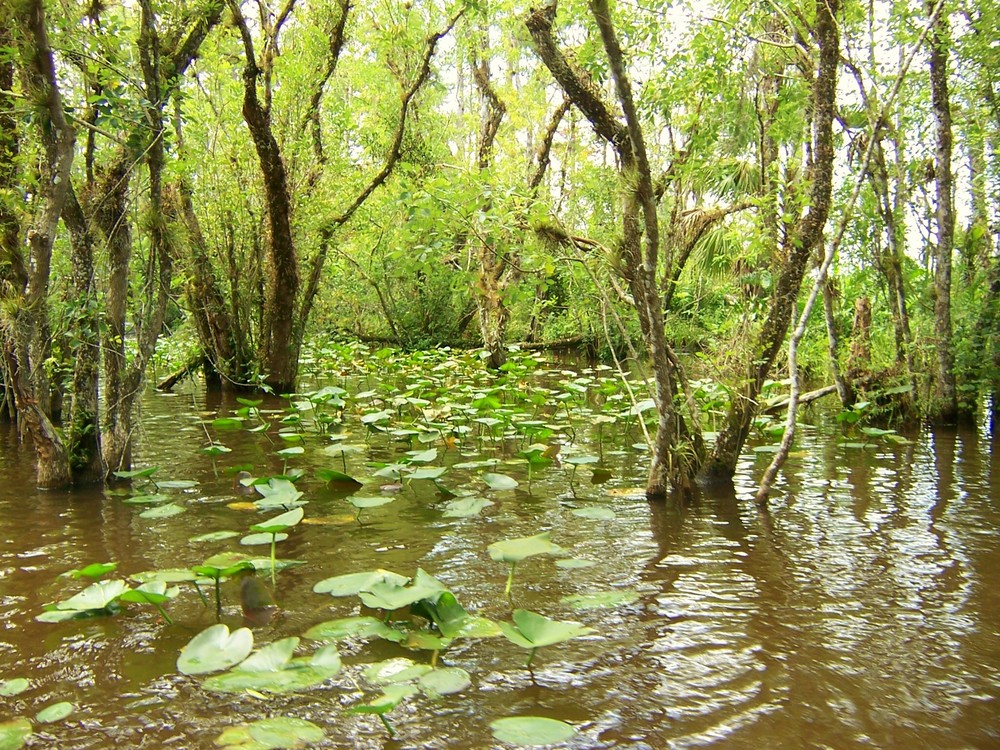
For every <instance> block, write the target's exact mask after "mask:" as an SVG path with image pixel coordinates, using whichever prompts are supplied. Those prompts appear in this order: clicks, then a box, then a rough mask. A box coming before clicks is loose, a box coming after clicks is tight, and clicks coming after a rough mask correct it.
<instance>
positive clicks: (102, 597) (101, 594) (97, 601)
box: [56, 580, 128, 611]
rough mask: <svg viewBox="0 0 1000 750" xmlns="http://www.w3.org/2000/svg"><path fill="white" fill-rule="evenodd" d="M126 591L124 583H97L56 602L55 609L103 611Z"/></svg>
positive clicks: (115, 581)
mask: <svg viewBox="0 0 1000 750" xmlns="http://www.w3.org/2000/svg"><path fill="white" fill-rule="evenodd" d="M126 591H128V584H127V583H125V581H120V580H114V581H98V582H97V583H92V584H91V585H90V586H88V587H87V588H85V589H84V590H83V591H81V592H80V593H79V594H77V595H76V596H71V597H70V598H69V599H67V600H65V601H62V602H57V603H56V609H59V610H74V611H83V610H88V609H104V608H105V607H107V606H108V605H109V604H111V602H113V601H114V600H115V599H117V598H118V597H119V596H121V595H122V594H124V593H125V592H126Z"/></svg>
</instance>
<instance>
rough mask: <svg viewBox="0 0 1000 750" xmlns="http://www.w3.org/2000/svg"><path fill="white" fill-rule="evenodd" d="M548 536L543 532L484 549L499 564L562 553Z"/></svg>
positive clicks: (497, 543)
mask: <svg viewBox="0 0 1000 750" xmlns="http://www.w3.org/2000/svg"><path fill="white" fill-rule="evenodd" d="M549 534H550V532H548V531H545V532H542V533H541V534H536V535H535V536H525V537H518V538H517V539H506V540H504V541H502V542H494V543H493V544H491V545H490V546H489V547H487V548H486V551H487V552H489V553H490V557H491V558H493V559H494V560H497V561H500V562H520V561H521V560H523V559H525V558H526V557H532V556H533V555H551V554H558V553H559V552H562V548H561V547H560V546H559V545H557V544H554V543H553V542H552V541H551V539H550V538H549Z"/></svg>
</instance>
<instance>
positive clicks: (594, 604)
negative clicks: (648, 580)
mask: <svg viewBox="0 0 1000 750" xmlns="http://www.w3.org/2000/svg"><path fill="white" fill-rule="evenodd" d="M638 599H639V592H638V591H636V590H634V589H619V590H615V591H595V592H593V593H591V594H574V595H573V596H564V597H563V598H562V599H560V600H559V601H561V602H562V603H563V604H568V605H569V606H570V607H572V608H573V609H577V610H582V609H601V608H603V607H617V606H619V605H622V604H631V603H632V602H634V601H636V600H638Z"/></svg>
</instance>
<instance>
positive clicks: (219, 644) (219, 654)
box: [177, 623, 253, 675]
mask: <svg viewBox="0 0 1000 750" xmlns="http://www.w3.org/2000/svg"><path fill="white" fill-rule="evenodd" d="M252 649H253V633H252V632H250V629H249V628H240V629H239V630H236V631H234V632H233V633H232V634H230V632H229V628H228V627H227V626H226V625H223V624H222V623H219V624H217V625H212V626H211V627H208V628H206V629H205V630H203V631H201V632H200V633H198V635H196V636H195V637H194V638H192V639H191V640H190V641H189V642H188V644H187V645H186V646H185V647H184V648H182V649H181V653H180V656H179V657H178V658H177V670H178V671H179V672H180V673H181V674H186V675H195V674H207V673H209V672H219V671H221V670H223V669H229V668H230V667H231V666H233V665H234V664H239V663H240V662H241V661H243V660H244V659H245V658H247V656H249V654H250V651H251V650H252Z"/></svg>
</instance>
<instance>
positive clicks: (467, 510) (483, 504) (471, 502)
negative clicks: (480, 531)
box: [444, 497, 495, 518]
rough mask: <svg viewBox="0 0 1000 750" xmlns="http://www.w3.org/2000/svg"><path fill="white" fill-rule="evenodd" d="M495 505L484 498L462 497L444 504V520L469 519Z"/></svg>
mask: <svg viewBox="0 0 1000 750" xmlns="http://www.w3.org/2000/svg"><path fill="white" fill-rule="evenodd" d="M494 504H495V503H494V502H493V501H492V500H487V499H486V498H485V497H463V498H459V499H458V500H452V501H451V502H449V503H446V504H445V506H444V507H445V511H444V516H445V518H469V517H471V516H475V515H478V514H479V512H480V511H481V510H482V509H483V508H488V507H489V506H491V505H494Z"/></svg>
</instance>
